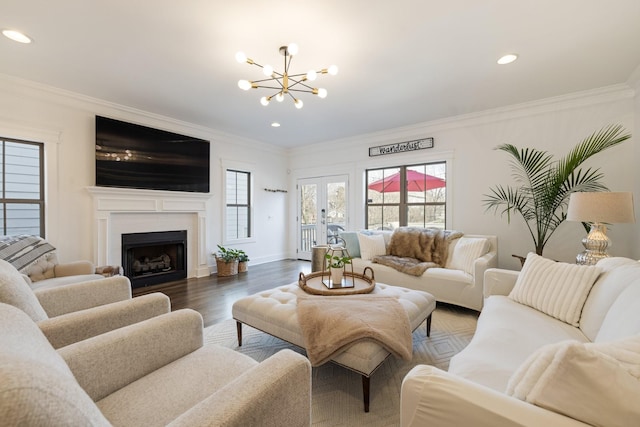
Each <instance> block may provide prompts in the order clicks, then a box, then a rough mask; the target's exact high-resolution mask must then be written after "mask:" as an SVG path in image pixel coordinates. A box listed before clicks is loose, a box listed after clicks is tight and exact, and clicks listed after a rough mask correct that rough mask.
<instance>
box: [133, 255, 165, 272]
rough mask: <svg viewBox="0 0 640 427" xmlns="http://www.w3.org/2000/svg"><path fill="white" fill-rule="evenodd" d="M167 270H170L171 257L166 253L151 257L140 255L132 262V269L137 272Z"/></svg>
mask: <svg viewBox="0 0 640 427" xmlns="http://www.w3.org/2000/svg"><path fill="white" fill-rule="evenodd" d="M168 270H171V258H170V257H169V255H167V254H162V255H160V256H159V257H156V258H151V259H149V257H140V258H139V259H137V260H135V261H134V262H133V271H134V273H137V274H140V273H153V272H158V271H168Z"/></svg>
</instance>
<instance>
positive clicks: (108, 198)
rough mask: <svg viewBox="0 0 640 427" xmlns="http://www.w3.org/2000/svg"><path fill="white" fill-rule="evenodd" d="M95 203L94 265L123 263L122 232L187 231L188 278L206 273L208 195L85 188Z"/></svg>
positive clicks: (205, 274)
mask: <svg viewBox="0 0 640 427" xmlns="http://www.w3.org/2000/svg"><path fill="white" fill-rule="evenodd" d="M87 190H88V191H89V193H90V194H91V195H92V197H93V206H94V209H93V210H94V227H95V234H94V235H95V239H94V251H95V256H96V258H97V259H96V262H97V265H121V264H122V234H126V233H143V232H151V231H174V230H187V277H205V276H208V275H209V265H208V259H209V254H208V253H207V245H206V235H207V233H206V232H207V228H206V227H207V202H208V201H209V199H210V198H211V195H210V194H202V193H185V192H174V191H157V190H135V189H126V188H108V187H87Z"/></svg>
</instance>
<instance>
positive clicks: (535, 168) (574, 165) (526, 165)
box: [483, 125, 631, 261]
mask: <svg viewBox="0 0 640 427" xmlns="http://www.w3.org/2000/svg"><path fill="white" fill-rule="evenodd" d="M630 137H631V135H630V134H628V133H624V128H623V127H622V126H620V125H609V126H606V127H604V128H602V129H601V130H599V131H596V132H594V133H593V134H592V135H591V136H589V137H587V138H585V139H584V140H583V141H582V142H580V143H579V144H578V145H576V146H575V147H574V148H573V149H572V150H571V151H570V152H569V153H568V154H567V155H566V156H564V157H563V158H561V159H560V160H558V161H555V160H553V156H552V155H551V154H549V153H547V152H546V151H542V150H537V149H535V148H523V149H518V148H517V147H516V146H514V145H511V144H504V145H500V146H498V147H497V148H496V149H497V150H500V151H504V152H506V153H507V154H509V155H510V156H511V170H512V171H513V176H514V178H515V181H516V183H517V185H515V186H509V185H500V184H498V185H496V186H495V187H493V188H491V189H490V191H491V193H490V194H485V197H486V199H485V200H484V201H483V202H484V205H485V206H486V207H487V210H491V209H493V210H494V211H495V212H496V213H500V216H504V215H506V216H507V221H508V222H509V223H510V222H511V217H512V216H513V215H514V214H518V215H520V216H521V217H522V219H524V222H525V224H526V226H527V228H528V230H529V233H530V234H531V238H532V239H533V245H534V247H535V252H536V254H538V255H542V252H543V251H544V248H545V245H546V244H547V243H548V242H549V238H550V237H551V236H552V235H553V233H554V232H555V231H556V229H557V228H558V226H559V225H560V224H561V223H562V222H563V221H564V220H565V219H566V217H567V206H568V203H569V196H570V195H571V193H574V192H579V191H606V190H607V187H605V186H604V185H603V184H602V183H601V182H600V181H601V179H602V178H603V174H602V173H601V172H600V169H598V168H595V169H594V168H591V167H589V168H587V169H586V170H582V169H581V168H580V165H582V164H583V163H584V162H585V161H586V160H587V159H589V158H590V157H592V156H594V155H596V154H598V153H600V152H602V151H604V150H606V149H608V148H611V147H614V146H616V145H618V144H620V143H621V142H623V141H625V140H627V139H629V138H630ZM514 256H515V257H517V258H520V260H521V261H523V258H522V257H519V256H517V255H514Z"/></svg>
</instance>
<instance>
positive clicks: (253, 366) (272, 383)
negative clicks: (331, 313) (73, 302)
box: [0, 303, 311, 427]
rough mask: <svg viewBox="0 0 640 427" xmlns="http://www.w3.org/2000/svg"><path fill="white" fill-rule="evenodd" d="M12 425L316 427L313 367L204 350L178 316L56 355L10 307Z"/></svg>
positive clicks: (4, 359) (191, 318)
mask: <svg viewBox="0 0 640 427" xmlns="http://www.w3.org/2000/svg"><path fill="white" fill-rule="evenodd" d="M0 324H2V328H0V378H1V379H2V381H0V419H2V424H3V425H92V426H110V425H121V426H141V425H144V426H165V425H171V426H189V427H192V426H226V427H240V426H242V427H251V426H273V427H276V426H278V427H279V426H292V427H303V426H309V425H310V420H311V365H310V363H309V361H308V360H307V359H306V358H305V357H304V356H301V355H300V354H297V353H295V352H293V351H291V350H282V351H280V352H278V353H276V354H275V355H273V356H272V357H270V358H268V359H267V360H265V361H264V362H262V363H258V362H256V361H255V360H253V359H251V358H250V357H248V356H245V355H243V354H241V353H238V352H235V351H233V350H231V349H228V348H224V347H219V346H215V345H203V328H202V317H201V316H200V314H198V313H197V312H195V311H193V310H189V309H185V310H178V311H175V312H172V313H167V314H164V315H161V316H157V317H154V318H152V319H148V320H146V321H143V322H139V323H136V324H133V325H129V326H126V327H123V328H120V329H116V330H114V331H111V332H107V333H105V334H102V335H99V336H96V337H93V338H90V339H86V340H83V341H80V342H77V343H75V344H71V345H68V346H66V347H64V348H62V349H60V350H58V351H56V350H54V349H53V347H52V346H51V345H50V343H49V342H48V341H47V339H46V338H45V337H44V336H43V335H42V332H41V331H40V329H39V328H38V327H37V326H36V325H35V324H34V322H33V321H32V320H31V319H30V318H29V317H28V316H27V315H26V314H25V313H24V312H22V311H21V310H18V309H17V308H15V307H12V306H9V305H7V304H1V303H0Z"/></svg>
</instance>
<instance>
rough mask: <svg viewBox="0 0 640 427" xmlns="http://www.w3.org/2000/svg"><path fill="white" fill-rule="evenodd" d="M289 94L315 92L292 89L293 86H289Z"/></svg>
mask: <svg viewBox="0 0 640 427" xmlns="http://www.w3.org/2000/svg"><path fill="white" fill-rule="evenodd" d="M289 92H305V93H313V90H305V89H291V86H289Z"/></svg>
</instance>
